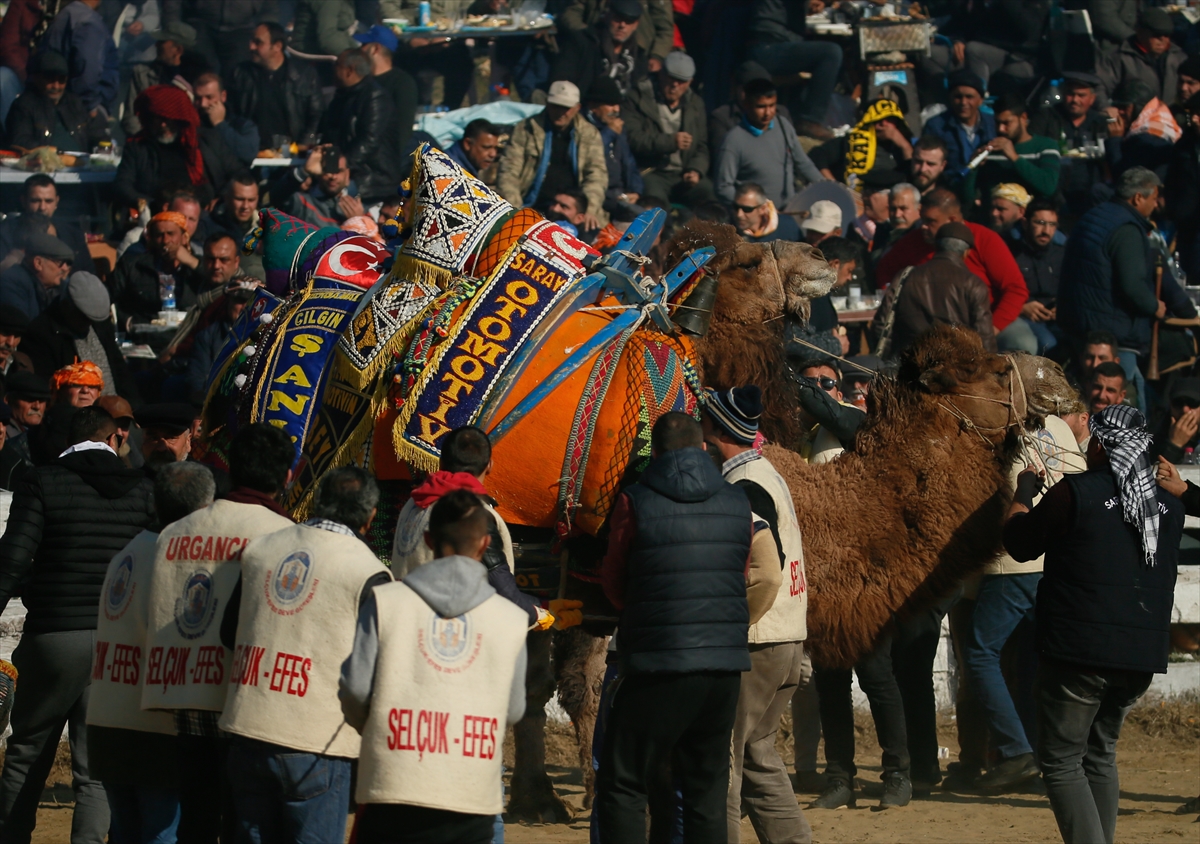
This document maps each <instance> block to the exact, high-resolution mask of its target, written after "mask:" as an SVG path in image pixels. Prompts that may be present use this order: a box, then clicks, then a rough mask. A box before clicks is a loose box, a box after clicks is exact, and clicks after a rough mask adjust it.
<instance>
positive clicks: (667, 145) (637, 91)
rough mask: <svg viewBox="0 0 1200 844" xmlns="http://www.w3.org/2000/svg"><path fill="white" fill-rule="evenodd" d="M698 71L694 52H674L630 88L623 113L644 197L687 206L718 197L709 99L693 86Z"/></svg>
mask: <svg viewBox="0 0 1200 844" xmlns="http://www.w3.org/2000/svg"><path fill="white" fill-rule="evenodd" d="M695 75H696V63H695V62H694V61H693V60H692V57H691V56H689V55H688V54H687V53H684V52H681V51H676V52H674V53H671V54H670V55H669V56H667V58H666V61H665V62H664V63H663V68H662V70H660V71H659V72H658V73H656V74H654V76H652V77H647V78H645V79H642V80H641V81H640V82H638V83H637V84H636V85H635V86H634V87H633V88H632V90H630V91H629V92H628V97H627V103H626V108H625V113H624V119H625V122H626V127H627V132H628V136H629V148H630V149H631V150H633V154H634V155H635V156H636V157H637V162H638V166H639V167H640V168H641V169H642V180H643V182H644V183H645V195H646V196H652V197H655V198H657V199H661V200H663V201H664V202H676V203H680V204H682V205H687V206H695V205H699V204H701V203H703V202H706V201H710V200H712V199H713V198H714V194H713V188H712V182H711V181H710V180H709V178H708V175H707V174H708V166H709V157H708V126H707V123H708V119H707V116H706V113H705V108H704V100H702V99H700V95H699V94H697V93H696V92H695V91H692V90H691V85H692V78H693V77H694V76H695Z"/></svg>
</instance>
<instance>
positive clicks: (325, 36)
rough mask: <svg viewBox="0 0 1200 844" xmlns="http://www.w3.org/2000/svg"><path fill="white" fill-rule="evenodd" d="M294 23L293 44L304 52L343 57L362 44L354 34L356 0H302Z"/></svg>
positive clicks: (297, 7)
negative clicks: (348, 51)
mask: <svg viewBox="0 0 1200 844" xmlns="http://www.w3.org/2000/svg"><path fill="white" fill-rule="evenodd" d="M292 23H293V26H292V44H293V45H294V46H295V48H296V49H297V50H299V51H300V52H302V53H308V54H309V55H314V56H340V55H341V54H342V53H344V52H346V51H347V50H352V49H354V48H355V47H357V46H358V45H357V44H356V43H355V42H354V39H353V38H351V37H350V30H352V29H353V28H354V2H353V0H299V2H297V3H296V17H295V19H294V20H293V22H292ZM362 75H363V76H366V75H367V74H365V73H364V74H362Z"/></svg>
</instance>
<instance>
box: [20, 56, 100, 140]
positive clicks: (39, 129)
mask: <svg viewBox="0 0 1200 844" xmlns="http://www.w3.org/2000/svg"><path fill="white" fill-rule="evenodd" d="M67 75H68V68H67V60H66V59H65V58H63V57H62V56H61V55H59V54H58V53H56V52H54V51H53V50H46V51H44V52H41V53H38V54H37V55H35V56H34V57H33V58H32V59H30V61H29V87H28V88H27V89H26V91H25V93H24V94H21V96H19V97H17V98H16V100H14V101H13V104H12V108H11V109H10V110H9V112H8V119H7V121H6V123H5V128H6V129H7V130H8V143H9V144H11V145H12V146H18V147H25V148H26V149H32V148H33V147H41V146H52V147H58V149H59V151H60V152H65V151H67V150H75V151H82V152H89V151H90V150H91V148H92V142H93V141H95V140H99V139H100V138H102V137H103V136H104V121H103V119H99V120H97V119H95V118H92V117H91V116H89V115H88V111H87V108H85V107H84V105H83V101H82V100H80V99H79V97H77V96H75V95H74V94H72V93H70V92H69V91H67Z"/></svg>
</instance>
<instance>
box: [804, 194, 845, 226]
mask: <svg viewBox="0 0 1200 844" xmlns="http://www.w3.org/2000/svg"><path fill="white" fill-rule="evenodd" d="M841 227H842V209H841V208H840V207H839V206H838V204H837V203H836V202H830V201H829V200H828V199H818V200H817V201H816V202H814V203H813V204H812V207H811V208H809V209H808V217H806V218H805V219H804V220H801V221H800V228H802V229H804V230H805V231H814V232H820V233H821V234H829V233H830V232H831V231H833V230H834V229H838V228H841Z"/></svg>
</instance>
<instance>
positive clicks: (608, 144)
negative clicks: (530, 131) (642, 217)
mask: <svg viewBox="0 0 1200 844" xmlns="http://www.w3.org/2000/svg"><path fill="white" fill-rule="evenodd" d="M623 99H624V98H623V97H622V96H621V89H620V88H618V87H617V83H616V82H615V81H614V80H613V79H612V78H611V77H608V76H601V77H599V78H598V79H596V81H595V82H593V83H592V87H591V88H589V89H588V93H587V98H586V102H585V108H584V112H583V116H584V117H585V118H587V121H588V123H591V124H592V125H593V126H595V127H596V131H597V132H599V133H600V143H602V144H603V145H604V161H605V163H606V164H607V165H608V190H606V191H605V192H604V210H605V211H607V212H609V213H611V212H612V211H613V210H615V209H616V207H617V206H618V205H619V204H620V203H626V204H633V203H636V202H637V201H638V200H639V199H640V198H641V195H642V192H643V191H644V190H645V189H646V185H645V182H643V181H642V174H641V172H640V170H639V169H638V163H637V159H635V158H634V157H633V150H631V149H630V148H629V138H628V137H627V136H626V133H625V121H624V119H623V118H622V117H621V105H622V101H623Z"/></svg>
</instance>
